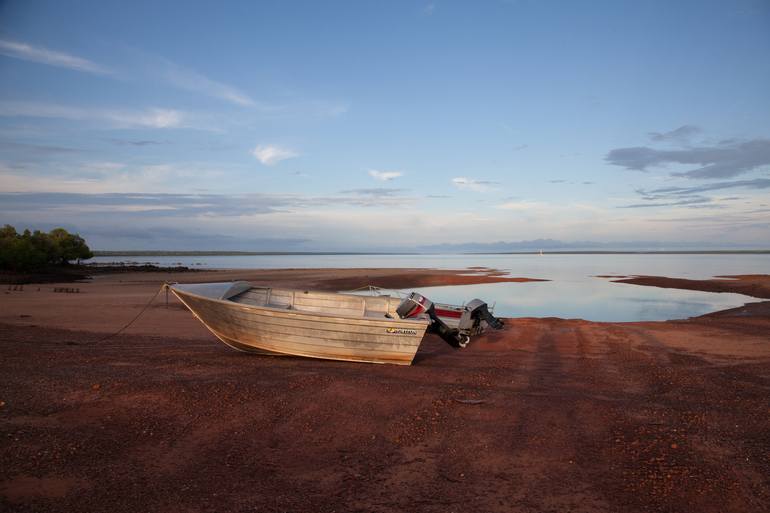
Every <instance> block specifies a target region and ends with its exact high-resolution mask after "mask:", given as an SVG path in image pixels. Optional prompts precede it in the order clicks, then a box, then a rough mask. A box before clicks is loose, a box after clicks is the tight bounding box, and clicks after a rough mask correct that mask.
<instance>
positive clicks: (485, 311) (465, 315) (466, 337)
mask: <svg viewBox="0 0 770 513" xmlns="http://www.w3.org/2000/svg"><path fill="white" fill-rule="evenodd" d="M453 308H454V311H459V310H460V309H462V314H460V320H459V323H458V325H457V328H452V327H450V326H448V325H447V324H446V323H445V322H444V321H443V320H441V318H440V317H439V316H438V314H437V313H436V307H435V305H434V304H433V301H431V300H430V299H428V298H427V297H425V296H423V295H422V294H419V293H417V292H412V293H411V294H409V297H407V298H406V299H404V300H403V301H401V304H400V305H398V308H397V309H396V313H397V314H398V316H399V317H400V318H402V319H409V318H415V317H417V316H419V315H421V314H425V315H427V316H428V317H429V318H430V321H431V322H430V326H428V331H429V332H430V333H435V334H437V335H438V336H439V337H441V338H442V339H444V341H445V342H446V343H447V344H449V345H450V346H452V347H465V346H467V345H468V342H470V339H471V335H475V334H476V333H480V332H481V330H482V322H483V323H484V324H486V325H487V326H489V327H491V328H494V329H496V330H501V329H503V321H501V320H500V319H498V318H497V317H495V316H494V315H492V314H491V313H490V311H489V307H488V306H487V304H486V303H485V302H484V301H482V300H480V299H474V300H473V301H471V302H470V303H468V304H467V305H465V306H463V307H453Z"/></svg>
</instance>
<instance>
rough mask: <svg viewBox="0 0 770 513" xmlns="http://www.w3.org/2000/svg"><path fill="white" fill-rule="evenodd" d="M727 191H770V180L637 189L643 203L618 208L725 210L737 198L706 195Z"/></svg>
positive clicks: (760, 179)
mask: <svg viewBox="0 0 770 513" xmlns="http://www.w3.org/2000/svg"><path fill="white" fill-rule="evenodd" d="M726 189H748V190H762V189H770V178H756V179H754V180H734V181H730V182H717V183H711V184H706V185H698V186H694V187H659V188H656V189H636V191H635V192H636V193H637V194H638V195H639V197H640V199H642V200H643V202H642V203H632V204H630V205H620V206H618V208H654V207H686V208H724V207H725V206H726V204H725V203H724V202H727V201H734V200H736V199H742V198H736V197H710V196H705V195H704V193H708V192H715V191H722V190H726Z"/></svg>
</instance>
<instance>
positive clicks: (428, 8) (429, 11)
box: [422, 2, 436, 16]
mask: <svg viewBox="0 0 770 513" xmlns="http://www.w3.org/2000/svg"><path fill="white" fill-rule="evenodd" d="M434 12H436V3H435V2H430V3H428V4H426V5H425V6H424V7H423V8H422V13H423V14H424V15H425V16H433V13H434Z"/></svg>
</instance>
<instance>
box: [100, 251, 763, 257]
mask: <svg viewBox="0 0 770 513" xmlns="http://www.w3.org/2000/svg"><path fill="white" fill-rule="evenodd" d="M93 253H94V256H95V257H118V256H127V257H163V256H180V257H182V256H187V257H190V256H287V255H289V256H290V255H300V256H309V255H384V256H388V255H539V254H540V251H466V252H452V253H420V252H385V253H383V252H356V251H94V252H93ZM542 254H543V255H744V254H746V255H766V254H770V249H725V250H671V251H665V250H658V251H628V250H626V251H598V250H586V251H578V250H563V251H543V252H542Z"/></svg>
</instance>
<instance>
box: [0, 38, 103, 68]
mask: <svg viewBox="0 0 770 513" xmlns="http://www.w3.org/2000/svg"><path fill="white" fill-rule="evenodd" d="M0 54H2V55H5V56H6V57H12V58H14V59H21V60H24V61H30V62H37V63H40V64H47V65H49V66H58V67H60V68H69V69H72V70H76V71H84V72H86V73H95V74H97V75H110V74H112V71H110V70H109V69H107V68H105V67H103V66H100V65H98V64H96V63H94V62H92V61H89V60H88V59H84V58H82V57H77V56H75V55H70V54H68V53H64V52H58V51H55V50H49V49H48V48H43V47H42V46H32V45H30V44H27V43H22V42H19V41H10V40H7V39H0Z"/></svg>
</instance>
